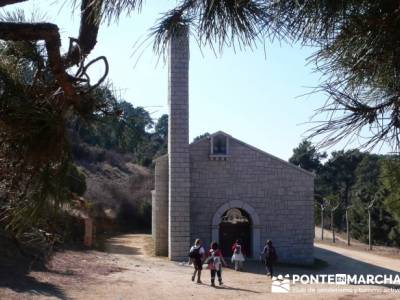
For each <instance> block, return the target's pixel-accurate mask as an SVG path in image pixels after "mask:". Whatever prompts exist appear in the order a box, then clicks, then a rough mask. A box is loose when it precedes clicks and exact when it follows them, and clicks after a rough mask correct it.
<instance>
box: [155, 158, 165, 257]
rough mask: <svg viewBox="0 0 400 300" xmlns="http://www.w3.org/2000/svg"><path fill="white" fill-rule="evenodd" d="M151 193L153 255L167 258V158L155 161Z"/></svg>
mask: <svg viewBox="0 0 400 300" xmlns="http://www.w3.org/2000/svg"><path fill="white" fill-rule="evenodd" d="M154 173H155V174H154V175H155V187H154V191H152V224H151V225H152V236H153V240H154V250H155V255H160V256H168V156H167V155H164V156H162V157H160V158H159V159H157V160H156V165H155V172H154Z"/></svg>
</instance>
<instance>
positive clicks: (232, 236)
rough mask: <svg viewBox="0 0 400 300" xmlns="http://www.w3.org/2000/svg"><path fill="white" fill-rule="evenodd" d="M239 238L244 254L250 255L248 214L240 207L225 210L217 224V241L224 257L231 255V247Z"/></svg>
mask: <svg viewBox="0 0 400 300" xmlns="http://www.w3.org/2000/svg"><path fill="white" fill-rule="evenodd" d="M237 239H239V240H240V241H241V243H242V245H243V250H244V251H245V253H246V256H251V253H252V252H251V251H252V249H251V219H250V216H249V214H248V213H247V212H246V211H244V210H243V209H240V208H231V209H229V210H227V211H226V212H225V213H224V214H223V215H222V218H221V223H220V224H219V243H220V249H221V251H222V254H223V255H224V256H225V257H230V256H232V254H233V253H232V250H231V247H232V245H233V243H234V242H235V241H236V240H237Z"/></svg>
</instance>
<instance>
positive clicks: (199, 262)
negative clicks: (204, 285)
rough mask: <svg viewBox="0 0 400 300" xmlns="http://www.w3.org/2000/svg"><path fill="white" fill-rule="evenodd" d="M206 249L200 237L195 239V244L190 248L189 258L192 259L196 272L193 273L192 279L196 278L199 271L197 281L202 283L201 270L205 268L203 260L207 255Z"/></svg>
mask: <svg viewBox="0 0 400 300" xmlns="http://www.w3.org/2000/svg"><path fill="white" fill-rule="evenodd" d="M205 253H206V252H205V250H204V248H203V246H202V245H201V241H200V239H196V240H195V241H194V245H193V246H192V247H191V248H190V251H189V258H190V261H191V262H192V263H193V267H194V272H193V275H192V281H194V279H195V278H196V273H197V283H201V280H200V277H201V270H202V269H203V260H204V256H205Z"/></svg>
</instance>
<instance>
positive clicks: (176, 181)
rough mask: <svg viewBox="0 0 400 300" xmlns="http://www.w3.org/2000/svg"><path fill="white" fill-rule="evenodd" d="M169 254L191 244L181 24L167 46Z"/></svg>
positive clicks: (185, 41)
mask: <svg viewBox="0 0 400 300" xmlns="http://www.w3.org/2000/svg"><path fill="white" fill-rule="evenodd" d="M168 51H169V53H168V106H169V120H168V157H169V176H168V177H169V182H168V190H169V193H168V220H169V222H168V256H169V258H170V259H171V260H182V259H185V258H187V252H188V247H189V246H190V170H189V32H188V28H187V27H186V26H182V27H181V28H180V29H179V30H178V32H177V33H176V34H174V35H173V36H172V37H171V40H170V42H169V49H168Z"/></svg>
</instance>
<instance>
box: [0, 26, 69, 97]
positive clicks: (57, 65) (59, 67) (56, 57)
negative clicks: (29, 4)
mask: <svg viewBox="0 0 400 300" xmlns="http://www.w3.org/2000/svg"><path fill="white" fill-rule="evenodd" d="M0 39H3V40H11V41H37V40H44V41H45V42H46V49H47V54H48V57H49V63H50V67H51V70H52V72H53V75H54V78H55V80H56V82H57V83H58V84H59V85H60V87H61V88H62V89H63V91H64V93H65V95H66V96H67V97H71V98H72V99H73V100H74V101H75V102H76V92H75V89H74V87H73V85H72V84H71V82H70V81H69V80H68V76H67V74H66V72H65V68H64V65H63V63H62V60H61V56H60V46H61V40H60V34H59V29H58V27H57V25H55V24H51V23H9V22H5V23H0Z"/></svg>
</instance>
